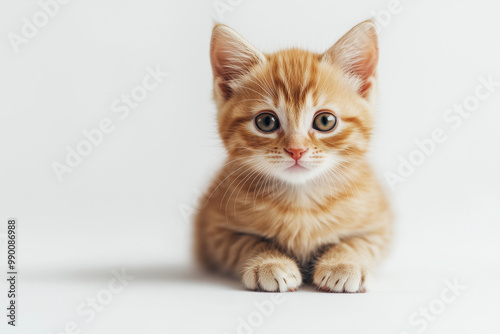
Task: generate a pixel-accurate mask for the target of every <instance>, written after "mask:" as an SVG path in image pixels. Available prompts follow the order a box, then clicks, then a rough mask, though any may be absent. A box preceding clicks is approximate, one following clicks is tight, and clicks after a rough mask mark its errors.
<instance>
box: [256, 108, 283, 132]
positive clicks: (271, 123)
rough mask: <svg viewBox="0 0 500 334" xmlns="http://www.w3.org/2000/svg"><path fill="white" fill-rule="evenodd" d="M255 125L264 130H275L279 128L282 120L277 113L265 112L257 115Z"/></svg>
mask: <svg viewBox="0 0 500 334" xmlns="http://www.w3.org/2000/svg"><path fill="white" fill-rule="evenodd" d="M255 126H256V127H257V128H258V129H259V130H260V131H262V132H273V131H276V130H278V129H279V127H280V121H279V120H278V117H276V116H275V115H273V114H271V113H267V112H264V113H262V114H259V115H258V116H257V117H255Z"/></svg>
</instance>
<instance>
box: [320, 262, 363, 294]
mask: <svg viewBox="0 0 500 334" xmlns="http://www.w3.org/2000/svg"><path fill="white" fill-rule="evenodd" d="M370 277H371V274H370V272H369V271H368V270H367V269H366V268H363V267H362V266H359V265H356V264H345V263H337V264H318V266H317V267H316V268H315V269H314V276H313V283H314V285H315V286H316V287H318V288H319V289H320V290H321V291H327V292H366V290H367V289H368V283H369V281H370Z"/></svg>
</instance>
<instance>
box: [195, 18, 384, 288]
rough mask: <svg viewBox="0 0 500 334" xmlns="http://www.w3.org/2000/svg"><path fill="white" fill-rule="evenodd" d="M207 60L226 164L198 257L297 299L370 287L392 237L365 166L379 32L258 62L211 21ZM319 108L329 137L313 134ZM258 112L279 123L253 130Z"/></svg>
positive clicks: (258, 56)
mask: <svg viewBox="0 0 500 334" xmlns="http://www.w3.org/2000/svg"><path fill="white" fill-rule="evenodd" d="M210 56H211V62H212V68H213V72H214V99H215V101H216V104H217V108H218V126H219V133H220V136H221V138H222V141H223V143H224V145H225V148H226V149H227V152H228V159H227V161H226V163H225V165H224V166H223V167H222V168H221V170H220V172H219V174H218V176H217V177H216V178H215V180H214V181H213V183H212V185H211V186H210V188H209V189H208V191H207V193H206V196H205V197H204V199H202V201H201V205H200V208H199V211H198V214H197V217H196V221H195V253H196V257H197V259H198V260H199V262H200V263H201V264H203V265H204V266H205V267H207V268H211V269H215V270H218V271H221V272H227V273H231V274H234V275H236V276H238V277H240V279H241V280H242V282H243V284H244V286H245V287H246V288H248V289H252V290H264V291H294V290H296V289H297V288H298V287H299V286H300V285H301V284H302V282H303V281H310V282H311V283H312V284H314V285H315V286H316V287H317V288H318V289H319V290H322V291H332V292H363V291H366V289H367V286H368V282H369V278H370V276H371V272H372V270H373V268H374V267H375V265H376V264H377V263H378V262H379V261H380V259H381V258H382V257H383V255H384V253H385V252H386V250H387V247H388V245H389V242H390V237H391V230H392V228H391V226H392V218H391V213H390V209H389V205H388V203H387V200H386V198H385V195H384V193H383V191H382V190H381V188H380V186H379V184H378V182H377V180H376V178H375V177H374V175H373V172H372V169H371V168H370V166H369V165H368V163H367V161H366V158H365V154H366V151H367V148H368V144H369V141H370V136H371V132H372V127H373V113H374V107H373V105H374V98H375V93H376V87H375V86H376V79H375V78H376V73H375V72H376V64H377V58H378V47H377V36H376V33H375V26H374V24H373V23H372V22H371V21H365V22H362V23H360V24H359V25H357V26H356V27H354V28H353V29H352V30H351V31H349V32H348V33H347V34H346V35H345V36H344V37H342V39H340V40H339V42H337V43H336V44H335V45H334V46H332V47H331V48H330V49H329V50H327V51H326V52H325V53H323V54H317V53H312V52H308V51H304V50H299V49H289V50H283V51H279V52H276V53H274V54H263V53H261V52H259V51H258V50H256V49H255V48H254V47H253V46H251V45H250V44H249V43H248V42H246V41H245V40H244V39H243V38H242V37H241V36H239V35H238V34H237V33H236V32H234V31H233V30H231V29H230V28H229V27H227V26H224V25H216V26H215V28H214V30H213V34H212V42H211V52H210ZM325 111H326V112H328V113H331V114H332V115H334V116H335V119H336V122H337V123H336V126H335V127H334V129H333V131H331V132H322V131H319V130H318V129H315V128H313V126H312V124H313V122H314V119H315V116H316V115H317V114H318V113H322V112H325ZM262 112H268V113H271V114H272V115H274V117H275V119H278V120H279V124H280V127H279V128H278V129H277V130H275V131H274V132H272V133H265V132H262V131H261V130H259V129H258V127H257V125H256V121H255V118H256V117H257V116H258V115H259V114H260V113H262ZM296 147H299V148H301V149H303V150H307V151H305V153H303V156H301V157H300V159H299V160H295V156H294V155H291V153H287V150H292V149H293V148H296ZM296 161H297V162H296ZM294 164H295V165H297V164H299V166H294V167H293V168H291V166H292V165H294Z"/></svg>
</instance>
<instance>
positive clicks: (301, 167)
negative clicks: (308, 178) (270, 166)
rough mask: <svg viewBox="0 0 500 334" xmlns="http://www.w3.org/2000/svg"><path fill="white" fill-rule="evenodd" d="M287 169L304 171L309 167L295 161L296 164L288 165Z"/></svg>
mask: <svg viewBox="0 0 500 334" xmlns="http://www.w3.org/2000/svg"><path fill="white" fill-rule="evenodd" d="M287 170H289V171H293V172H303V171H306V170H307V168H306V167H304V166H301V165H299V163H298V162H295V165H293V166H291V167H288V168H287Z"/></svg>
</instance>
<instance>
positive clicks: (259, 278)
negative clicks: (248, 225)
mask: <svg viewBox="0 0 500 334" xmlns="http://www.w3.org/2000/svg"><path fill="white" fill-rule="evenodd" d="M209 233H210V234H211V235H212V237H208V238H206V241H205V242H206V245H205V250H203V252H204V253H205V258H206V260H205V261H207V262H211V264H212V266H215V267H218V268H219V269H222V270H224V271H229V272H232V273H235V274H237V275H240V277H241V280H242V282H243V285H244V286H245V287H246V288H247V289H250V290H262V291H280V292H285V291H295V290H297V288H298V287H299V286H300V285H301V284H302V276H301V273H300V270H299V267H298V266H297V264H296V263H295V261H294V260H293V259H292V258H291V257H290V256H288V255H286V254H285V253H283V252H282V251H281V250H279V249H278V248H277V247H275V246H274V245H273V244H272V243H271V242H269V241H267V240H264V239H262V238H259V237H257V236H254V235H250V234H242V233H236V232H234V231H231V230H229V229H227V228H221V227H217V228H214V229H210V230H209Z"/></svg>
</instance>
